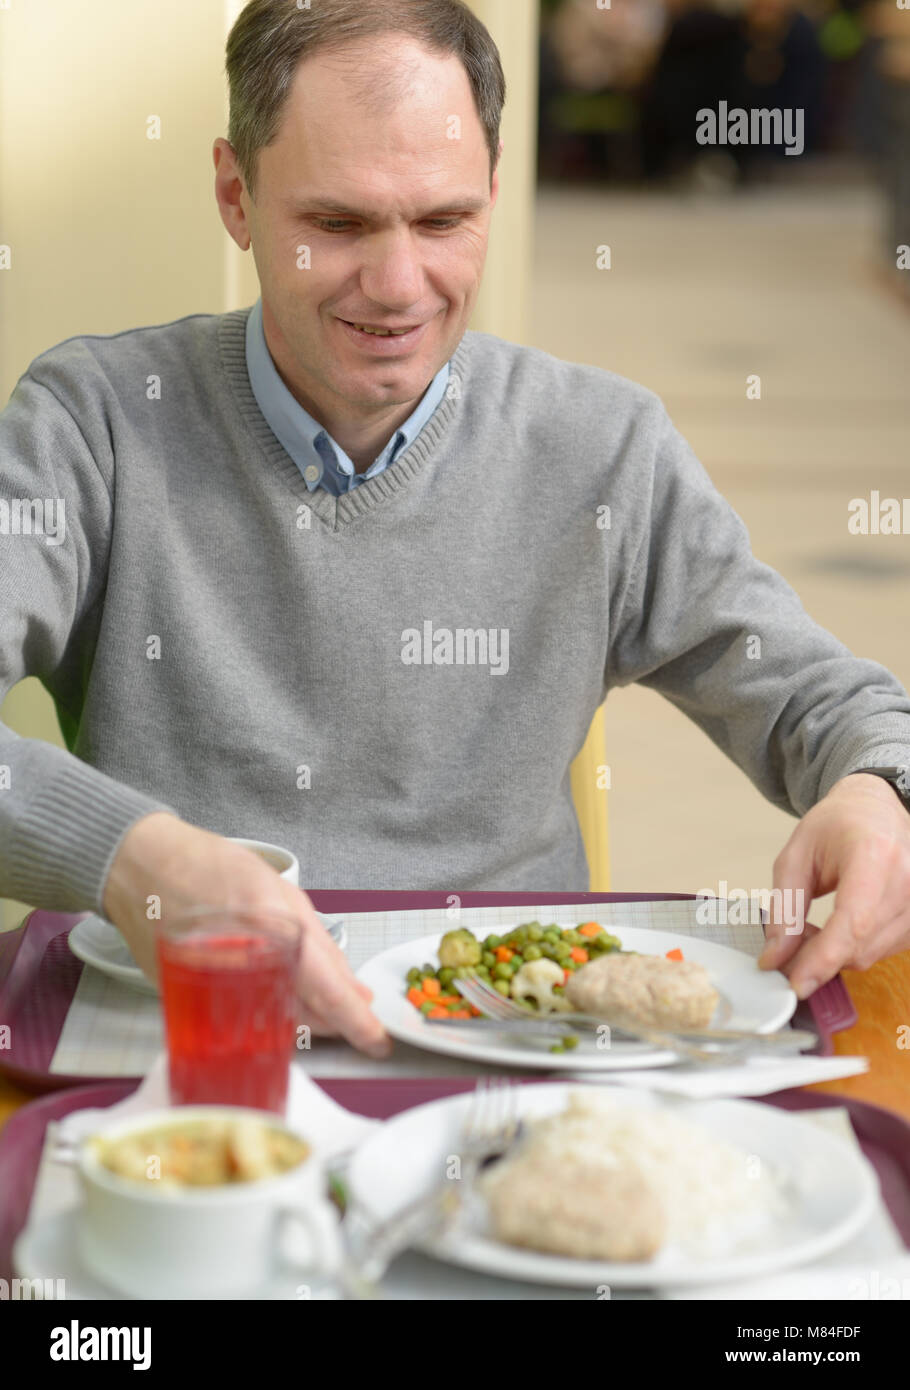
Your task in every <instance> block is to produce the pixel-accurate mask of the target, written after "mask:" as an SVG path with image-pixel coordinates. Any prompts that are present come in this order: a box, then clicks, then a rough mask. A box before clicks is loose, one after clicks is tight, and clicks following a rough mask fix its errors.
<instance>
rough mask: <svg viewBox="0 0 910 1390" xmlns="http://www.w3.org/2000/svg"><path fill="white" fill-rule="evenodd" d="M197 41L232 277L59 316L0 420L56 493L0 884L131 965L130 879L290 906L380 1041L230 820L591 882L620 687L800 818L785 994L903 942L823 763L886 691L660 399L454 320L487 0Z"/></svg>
mask: <svg viewBox="0 0 910 1390" xmlns="http://www.w3.org/2000/svg"><path fill="white" fill-rule="evenodd" d="M228 74H229V78H230V83H231V123H230V129H229V134H230V137H231V138H230V142H228V141H226V140H223V139H219V140H217V141H216V142H215V148H214V158H215V166H216V197H217V199H218V206H219V209H220V211H221V215H222V219H223V221H224V223H225V226H226V227H227V230H228V232H229V233H230V235H231V236H232V237H233V238H234V239H235V241H236V242H237V243H238V245H240V246H241V247H242V248H244V249H246V248H248V247H252V250H253V254H254V257H255V260H256V266H257V270H258V273H259V278H260V282H261V286H262V300H261V310H260V307H259V306H257V307H256V308H255V309H254V310H253V311H249V310H240V311H236V312H234V313H229V314H224V315H196V316H193V317H191V318H188V319H182V320H180V321H179V322H177V323H176V324H169V325H164V326H161V327H155V328H147V329H138V330H133V331H130V332H126V333H121V334H117V335H115V336H113V337H111V338H100V337H83V338H76V339H73V340H70V341H69V342H67V343H64V344H61V345H59V346H58V347H56V348H54V349H52V350H51V351H50V352H48V353H45V354H43V355H42V356H41V357H39V358H38V359H37V360H36V361H35V362H34V363H33V364H32V365H31V367H30V368H29V371H28V372H27V373H26V374H25V376H24V377H23V378H22V380H21V381H20V382H19V384H18V385H17V387H16V390H15V392H14V394H13V397H12V399H11V401H10V404H9V406H8V407H7V409H6V411H5V412H4V414H3V416H2V417H0V457H2V459H3V474H4V491H5V493H7V494H8V495H11V496H13V497H20V498H22V497H35V498H38V497H45V496H48V497H53V496H61V495H62V496H64V497H65V500H66V503H67V507H66V517H67V534H66V538H65V543H64V544H60V545H56V546H48V545H45V544H42V539H45V540H46V539H47V537H44V538H42V537H39V536H34V535H32V536H29V537H24V536H18V537H15V538H14V537H12V536H10V537H8V538H7V539H6V540H5V541H4V561H3V564H4V569H3V575H4V580H3V583H4V593H5V598H4V605H3V610H2V617H0V621H2V631H0V653H2V662H3V671H4V677H3V679H4V685H3V689H5V688H6V687H8V686H9V685H10V684H12V683H13V682H14V681H16V680H18V679H20V678H21V677H22V676H24V675H26V674H28V673H30V672H31V673H33V674H37V675H40V676H41V677H42V679H43V680H44V681H45V683H46V685H47V686H48V688H49V689H50V690H51V691H52V693H53V694H54V696H55V698H56V699H57V703H58V708H59V709H60V710H61V714H62V717H63V724H64V728H65V730H66V732H67V735H68V740H69V745H70V749H71V752H70V753H65V752H63V751H62V750H59V749H54V748H51V747H50V746H48V745H43V744H40V743H36V742H30V741H23V740H16V739H14V738H13V737H12V736H10V735H7V736H6V737H5V738H4V742H3V744H2V745H0V761H2V762H3V763H5V764H7V765H8V766H10V768H11V779H10V785H9V789H8V790H7V791H6V792H4V794H3V795H2V796H0V816H2V817H3V822H2V824H3V830H4V834H3V838H2V849H0V892H3V893H6V894H9V895H11V896H15V897H18V898H21V899H24V900H26V901H31V902H34V903H36V904H38V905H39V906H47V907H57V908H69V909H78V908H96V909H102V910H103V911H104V912H105V913H106V915H107V916H108V917H109V918H110V919H111V920H112V921H113V922H115V923H116V924H117V925H118V926H119V927H120V929H121V930H122V931H123V933H124V935H125V936H126V937H127V939H128V940H129V941H130V943H131V945H132V947H133V950H134V952H135V953H136V955H137V957H138V958H139V959H140V961H141V962H143V963H148V962H149V956H150V944H149V935H150V925H149V921H148V913H149V903H158V902H160V903H161V906H162V910H163V912H164V913H165V915H166V914H167V913H168V912H171V911H175V910H177V909H179V908H181V907H184V906H188V905H191V904H195V903H199V902H219V903H228V902H231V901H245V902H248V903H249V902H253V903H258V904H260V905H261V906H263V907H278V908H282V907H284V908H289V909H290V910H292V911H294V912H296V913H298V914H299V915H300V916H301V917H302V918H303V919H304V921H305V923H306V927H307V932H306V943H307V944H306V946H305V950H304V968H303V974H302V978H301V996H302V999H303V1002H304V1005H305V1008H306V1014H307V1019H308V1021H309V1022H310V1023H311V1025H312V1026H313V1027H314V1028H315V1029H317V1030H320V1031H340V1032H342V1033H343V1034H344V1035H345V1036H346V1037H348V1038H349V1039H350V1040H351V1041H352V1042H353V1043H354V1044H355V1045H357V1046H359V1047H362V1048H365V1049H367V1050H371V1051H374V1052H378V1053H381V1052H382V1051H383V1050H384V1048H385V1047H386V1046H387V1039H386V1038H385V1036H384V1034H383V1031H382V1029H381V1027H380V1026H379V1024H378V1022H377V1020H376V1019H375V1017H374V1016H373V1014H372V1013H371V1012H370V1010H369V1007H368V999H367V995H366V992H365V991H364V990H362V989H361V988H360V987H359V986H358V985H356V984H355V982H354V981H353V979H352V977H351V975H350V972H349V971H348V969H347V966H346V964H345V963H344V961H343V958H342V957H341V956H340V955H339V954H338V953H337V952H336V951H335V950H334V948H333V947H332V945H331V943H330V942H328V941H326V939H325V936H324V934H321V933H320V931H319V929H318V927H317V926H316V922H315V918H314V916H313V914H312V909H311V907H310V905H309V902H308V899H306V897H305V896H304V895H302V894H300V893H299V892H298V891H297V890H296V889H294V888H292V887H291V886H289V885H288V884H286V883H284V882H283V881H281V880H280V879H279V878H278V877H277V876H276V875H275V874H274V873H273V872H272V871H271V870H269V869H268V868H267V867H266V866H265V865H264V864H262V863H261V862H260V861H259V860H257V859H255V858H254V857H253V856H251V855H250V854H249V852H247V851H245V850H243V849H241V848H239V847H238V846H235V845H232V844H229V843H228V842H227V840H226V839H225V838H223V837H224V836H227V835H247V836H248V835H261V836H262V837H264V838H267V839H270V840H272V841H277V842H280V843H282V844H284V845H287V846H288V847H289V848H291V849H293V850H294V852H295V853H296V854H297V855H298V857H299V859H300V863H301V877H302V881H303V882H304V883H305V884H307V885H309V886H311V887H324V888H331V887H396V888H445V889H449V888H451V889H454V890H458V889H470V888H480V887H484V888H491V889H516V890H517V889H541V890H545V889H557V888H559V889H570V888H571V889H574V888H580V889H583V888H585V887H587V873H586V867H585V861H584V852H583V847H582V844H581V839H580V835H579V831H578V826H577V822H576V820H575V816H574V812H573V809H572V804H571V797H570V789H569V775H568V769H569V764H570V762H571V760H572V758H573V757H574V756H575V754H576V753H577V751H578V749H579V747H580V746H581V743H582V741H583V739H584V736H585V732H586V730H587V728H588V725H589V723H590V720H591V718H592V716H593V714H594V711H595V709H596V708H597V706H598V705H599V704H600V702H601V700H602V699H603V697H604V694H605V692H606V690H607V689H609V688H610V687H611V686H615V685H623V684H628V683H629V682H631V681H636V680H637V681H642V682H644V683H646V684H649V685H651V686H653V687H654V688H655V689H658V690H660V691H662V693H664V694H665V695H666V696H667V697H668V698H669V699H671V700H673V701H674V702H675V703H676V704H678V705H679V706H680V708H682V709H684V710H685V711H686V713H688V714H689V715H690V716H691V717H692V718H693V719H694V720H696V721H697V722H698V723H699V724H700V725H701V727H702V728H703V729H705V731H706V732H707V733H708V734H709V736H710V737H711V738H712V739H714V741H715V742H716V743H718V745H719V746H720V747H721V748H723V749H724V750H725V751H726V752H727V753H728V754H729V755H730V756H731V757H732V758H734V759H735V760H736V762H737V763H738V764H739V765H740V766H741V767H742V768H743V770H744V771H745V772H746V773H747V775H748V776H749V777H750V778H751V779H752V780H753V781H754V782H755V784H756V785H757V786H758V787H759V788H760V789H761V790H762V792H763V793H764V794H765V795H766V796H768V797H769V798H770V799H771V800H773V801H775V802H776V804H778V805H782V806H785V807H787V808H788V809H790V810H791V811H794V812H795V813H796V814H798V815H800V816H801V817H802V819H801V821H800V823H799V825H798V826H797V828H796V830H795V832H794V834H793V836H792V838H791V840H790V842H789V844H788V846H787V847H786V849H785V850H784V852H783V854H782V856H781V857H780V859H779V860H778V861H777V865H776V881H778V882H779V883H780V885H781V886H787V887H791V888H803V889H804V890H805V892H806V893H807V901H808V900H810V899H811V896H812V894H818V893H825V892H827V891H829V890H830V889H832V888H834V887H835V886H837V888H838V897H837V906H836V911H835V913H834V916H833V918H832V920H831V922H830V923H829V924H828V926H827V927H826V928H825V931H824V932H823V933H822V934H821V935H818V936H816V937H814V939H812V940H808V941H806V940H804V939H800V940H797V939H796V938H795V937H786V936H784V935H783V924H782V923H781V924H778V929H779V931H780V933H781V935H780V938H779V941H778V942H777V944H775V945H772V946H771V947H770V948H769V955H768V960H767V962H766V963H774V962H778V963H783V962H784V961H785V960H786V959H787V957H788V956H792V955H793V953H794V952H795V951H796V950H797V947H798V948H799V949H798V955H797V956H796V957H795V961H794V963H793V965H792V975H791V978H792V979H793V981H794V985H795V987H797V988H798V989H799V990H800V992H801V993H806V992H808V991H809V989H810V985H811V982H812V981H819V982H821V981H823V980H826V979H828V978H829V977H830V976H831V975H833V974H834V973H836V971H837V970H838V968H839V967H840V966H841V965H843V964H845V963H851V964H858V965H868V964H870V963H871V962H872V961H873V960H875V959H877V958H878V957H879V956H881V955H883V954H886V953H888V952H892V951H897V950H900V949H903V948H905V947H906V945H907V943H908V934H910V916H908V912H907V907H906V903H907V900H908V893H907V888H908V886H910V816H908V814H907V811H906V809H905V808H904V806H903V805H902V803H901V800H900V798H899V796H898V795H897V794H896V790H895V788H894V787H892V786H889V785H888V783H887V782H886V781H884V780H883V779H882V778H880V777H879V776H877V775H875V774H869V773H862V774H859V775H853V774H856V772H857V769H859V768H863V767H868V766H874V765H879V766H884V765H886V764H901V763H903V762H910V699H908V697H907V694H906V692H905V691H904V690H903V689H902V688H901V686H900V685H899V684H898V682H897V681H896V680H895V679H894V677H893V676H891V675H890V673H888V672H887V671H885V670H884V669H883V668H882V667H880V666H878V665H876V664H874V663H872V662H869V661H862V660H859V659H857V658H854V657H852V656H851V655H850V653H849V652H848V651H847V650H846V649H845V648H844V647H843V646H842V644H841V643H839V642H837V641H836V640H835V639H834V638H833V637H832V636H831V635H830V634H828V633H826V632H824V631H823V630H822V629H820V628H819V627H817V626H816V625H815V624H814V623H812V622H811V620H810V619H809V618H808V616H807V615H806V614H805V612H804V611H803V609H802V607H801V605H800V604H799V601H798V599H797V597H796V595H795V594H794V593H793V591H792V590H791V589H790V588H789V587H788V586H787V585H786V584H785V583H784V581H783V580H782V579H781V578H780V577H779V576H778V575H776V574H774V572H773V571H771V570H769V569H768V568H767V567H766V566H764V565H761V564H759V563H758V562H757V561H755V560H754V558H753V557H752V556H751V553H750V551H749V545H748V536H747V534H746V531H745V528H744V526H743V525H742V523H741V522H740V521H739V519H738V518H737V517H736V515H735V514H734V513H733V512H732V510H731V508H730V507H729V506H728V504H727V503H726V502H724V500H723V499H722V498H721V497H720V496H719V494H718V493H717V492H716V490H715V489H714V488H713V487H712V485H711V483H710V481H709V479H708V478H707V475H706V474H705V472H704V470H703V469H702V468H701V466H700V465H699V464H698V462H697V461H696V460H695V458H694V456H693V455H692V453H691V451H690V450H689V448H688V446H687V445H686V444H685V442H684V441H683V440H682V439H681V438H680V436H679V435H678V434H677V432H676V431H675V430H674V428H673V426H672V424H671V423H670V421H669V419H668V418H667V415H666V412H665V411H664V409H663V407H662V406H661V404H660V402H659V401H658V400H657V398H656V397H655V396H654V395H653V394H652V393H651V392H649V391H647V390H645V389H644V388H643V387H639V386H636V385H634V384H633V383H631V382H627V381H624V380H622V379H621V378H618V377H615V376H613V375H612V374H611V373H609V372H603V371H600V370H596V369H594V368H590V367H583V366H578V365H575V364H572V363H566V362H560V361H558V360H557V359H555V358H552V357H550V356H549V355H548V354H546V353H543V352H539V351H536V350H531V349H525V348H520V347H517V346H515V345H512V344H509V343H505V342H502V341H501V340H499V339H497V338H493V337H490V336H488V335H484V334H475V333H469V332H466V327H467V323H468V320H469V318H470V314H471V310H472V307H473V305H474V302H475V300H476V296H477V291H478V286H479V283H480V277H481V272H482V268H483V262H484V256H485V251H486V245H487V235H488V231H489V225H490V218H491V214H492V211H493V207H494V205H495V202H496V196H497V191H498V173H497V172H496V166H497V164H498V157H499V152H500V150H501V145H500V142H499V114H500V110H501V107H502V101H503V97H504V84H503V80H502V72H501V68H500V65H499V59H498V55H497V53H496V49H495V46H494V45H493V44H492V41H491V40H490V37H489V35H488V34H487V32H486V30H485V29H484V28H483V26H482V25H480V24H479V23H478V22H477V20H476V19H475V18H474V17H473V16H472V15H471V13H470V11H468V10H467V9H466V8H465V7H463V6H462V5H461V4H460V3H458V0H374V2H372V3H367V2H366V0H322V3H320V4H319V5H318V6H313V7H312V8H311V9H309V10H307V9H298V8H297V7H296V6H295V5H294V4H293V3H290V0H254V2H253V3H252V4H250V5H248V6H247V8H246V10H245V11H244V12H243V14H242V15H241V17H240V19H239V20H238V22H237V24H236V26H235V28H234V29H233V31H232V33H231V36H230V38H229V41H228ZM260 312H261V318H260ZM390 334H396V335H398V336H390ZM382 335H385V336H382ZM606 521H609V525H606V524H604V523H605V522H606ZM755 635H759V636H760V637H761V641H762V644H763V645H762V652H763V654H762V657H761V660H759V661H754V660H751V659H749V656H748V653H747V639H749V638H751V637H754V636H755ZM203 826H204V827H206V828H201V827H203Z"/></svg>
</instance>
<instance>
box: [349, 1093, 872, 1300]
mask: <svg viewBox="0 0 910 1390" xmlns="http://www.w3.org/2000/svg"><path fill="white" fill-rule="evenodd" d="M571 1097H574V1098H575V1101H574V1103H575V1104H576V1105H578V1104H581V1105H582V1106H583V1107H584V1108H585V1112H588V1111H590V1113H591V1115H592V1117H593V1118H592V1119H591V1125H590V1126H589V1127H588V1130H585V1129H584V1125H582V1128H579V1121H578V1117H577V1116H576V1123H575V1124H574V1126H573V1128H572V1130H571V1133H570V1134H568V1137H566V1134H565V1133H564V1134H563V1137H562V1138H561V1139H560V1138H559V1137H558V1135H557V1136H552V1137H551V1138H550V1139H549V1140H548V1141H546V1142H548V1143H549V1145H550V1148H551V1150H552V1151H551V1152H550V1153H549V1155H548V1156H549V1158H550V1159H551V1160H553V1161H554V1162H555V1163H557V1164H558V1163H559V1161H560V1160H562V1161H565V1160H566V1158H567V1157H573V1158H578V1157H583V1158H585V1160H586V1161H588V1162H589V1163H590V1162H594V1163H601V1162H602V1163H604V1164H606V1165H607V1166H609V1164H610V1163H614V1162H615V1161H616V1159H617V1158H620V1159H624V1160H631V1161H632V1163H633V1164H634V1165H635V1166H636V1167H637V1169H638V1171H639V1172H640V1173H641V1174H642V1175H643V1176H644V1178H645V1179H646V1181H647V1183H648V1185H649V1187H650V1190H651V1192H652V1193H654V1194H656V1197H657V1199H658V1201H659V1203H660V1206H661V1209H662V1211H663V1213H664V1216H665V1220H666V1229H665V1232H664V1234H663V1236H662V1240H661V1243H660V1247H659V1249H658V1251H657V1253H656V1254H655V1255H654V1256H653V1257H652V1258H650V1259H647V1260H636V1261H625V1260H624V1261H619V1260H613V1261H609V1260H592V1259H586V1258H576V1257H573V1256H571V1255H568V1254H555V1253H542V1252H540V1251H539V1250H536V1249H533V1248H529V1247H528V1246H519V1245H515V1244H506V1243H503V1242H502V1241H500V1240H498V1239H496V1238H495V1236H494V1234H493V1227H492V1220H491V1210H490V1206H489V1204H488V1201H487V1200H486V1198H484V1197H482V1196H481V1195H480V1192H479V1191H478V1190H475V1191H474V1192H473V1193H472V1194H471V1196H470V1197H469V1199H467V1200H466V1201H465V1202H464V1203H463V1204H462V1209H461V1212H460V1214H459V1216H458V1218H457V1220H456V1222H455V1224H454V1225H453V1227H452V1228H451V1229H450V1231H449V1232H448V1233H447V1234H446V1235H445V1236H442V1237H440V1238H439V1239H437V1240H435V1241H434V1242H433V1243H432V1244H431V1245H428V1246H427V1247H426V1248H425V1253H426V1254H429V1255H432V1256H434V1257H435V1258H437V1259H440V1260H443V1261H446V1262H448V1263H452V1264H457V1265H464V1266H467V1267H468V1268H469V1269H476V1270H481V1271H483V1272H484V1273H487V1274H495V1275H500V1276H503V1277H505V1278H510V1279H525V1280H530V1281H531V1282H534V1283H545V1284H552V1285H569V1286H572V1287H577V1288H584V1287H589V1288H590V1290H591V1297H592V1298H608V1297H609V1290H610V1289H611V1288H642V1289H644V1288H648V1289H654V1288H670V1287H678V1286H685V1285H688V1286H691V1285H696V1284H707V1283H721V1282H725V1281H727V1280H731V1279H750V1278H756V1277H759V1276H763V1275H767V1274H770V1273H772V1272H774V1271H776V1270H782V1269H787V1268H791V1267H793V1266H794V1265H802V1264H805V1263H807V1262H809V1261H810V1260H815V1259H818V1258H820V1257H821V1256H822V1255H825V1254H827V1253H828V1252H829V1251H831V1250H833V1249H835V1248H836V1247H837V1246H839V1245H842V1244H843V1243H844V1242H845V1241H847V1240H849V1239H850V1238H851V1237H852V1236H853V1235H855V1234H856V1233H857V1232H858V1231H860V1230H861V1229H862V1227H863V1226H864V1225H865V1224H866V1223H867V1221H868V1220H869V1218H870V1217H871V1215H872V1213H873V1211H874V1208H875V1204H876V1200H877V1197H878V1191H879V1188H878V1179H877V1177H876V1175H875V1172H874V1170H873V1169H872V1167H871V1166H870V1165H869V1163H868V1162H867V1161H866V1159H865V1158H864V1157H863V1155H862V1154H861V1153H860V1152H859V1151H858V1150H855V1149H852V1148H851V1147H850V1146H849V1145H848V1144H847V1143H846V1142H845V1141H844V1140H843V1139H842V1138H840V1137H839V1136H837V1135H835V1134H831V1133H829V1132H828V1131H826V1130H824V1129H821V1128H820V1127H818V1126H815V1125H813V1124H812V1123H811V1122H810V1121H807V1120H805V1119H801V1118H799V1117H797V1116H794V1115H792V1114H789V1113H787V1112H785V1111H781V1110H777V1109H775V1108H774V1107H772V1106H769V1105H762V1104H759V1103H757V1102H753V1101H745V1100H741V1101H740V1100H737V1101H732V1100H717V1101H681V1100H678V1099H676V1098H672V1097H666V1096H660V1095H657V1094H655V1093H654V1092H649V1091H634V1090H626V1089H625V1088H623V1089H622V1090H621V1091H619V1090H612V1091H611V1090H609V1089H605V1088H604V1087H597V1088H596V1089H592V1088H588V1087H577V1086H576V1087H572V1086H568V1085H565V1084H563V1083H561V1082H559V1083H556V1082H550V1083H544V1084H536V1085H519V1086H517V1087H516V1100H517V1107H518V1111H519V1113H520V1115H521V1117H522V1123H523V1126H524V1128H523V1134H522V1139H523V1140H526V1139H527V1138H529V1137H530V1136H531V1135H532V1133H533V1124H534V1121H535V1120H539V1119H543V1118H544V1117H548V1116H553V1115H555V1114H557V1112H561V1111H564V1110H566V1108H567V1106H568V1104H569V1101H570V1098H571ZM471 1100H472V1097H471V1095H470V1093H468V1094H464V1095H458V1096H450V1097H448V1098H446V1099H445V1100H438V1101H432V1102H431V1103H429V1104H427V1105H420V1106H417V1107H415V1108H414V1109H412V1110H406V1111H404V1112H403V1113H402V1114H400V1115H397V1116H395V1117H393V1118H392V1119H390V1120H387V1121H386V1122H385V1123H384V1124H383V1125H381V1126H379V1127H378V1128H377V1129H376V1130H375V1131H374V1132H373V1133H372V1134H371V1135H370V1136H369V1138H368V1139H367V1140H366V1142H365V1143H364V1144H363V1145H362V1146H361V1147H360V1148H359V1149H358V1150H357V1151H356V1153H355V1154H354V1156H353V1158H352V1160H351V1164H350V1168H349V1170H348V1175H347V1176H348V1184H349V1187H350V1191H351V1196H352V1199H353V1200H354V1201H355V1202H356V1203H357V1204H358V1206H360V1207H361V1208H362V1209H363V1211H364V1212H365V1213H366V1215H367V1217H368V1219H371V1220H374V1221H385V1220H388V1219H389V1218H391V1217H393V1216H394V1214H395V1213H396V1212H397V1211H399V1210H400V1209H401V1208H402V1207H404V1206H405V1205H406V1204H407V1203H408V1202H410V1201H413V1200H414V1198H415V1197H416V1196H419V1195H420V1194H421V1193H422V1192H429V1191H430V1189H431V1188H432V1186H433V1185H434V1184H435V1183H438V1182H439V1181H440V1180H442V1179H443V1178H444V1177H450V1178H451V1177H452V1175H453V1174H454V1173H457V1171H458V1164H457V1159H458V1152H459V1144H460V1139H461V1131H462V1125H463V1122H464V1118H465V1115H466V1112H467V1109H468V1106H469V1105H470V1104H471ZM585 1123H586V1122H585ZM505 1162H508V1159H506V1160H505ZM493 1173H494V1169H493V1168H489V1169H487V1178H486V1179H485V1180H484V1179H481V1184H483V1182H484V1181H487V1182H489V1179H490V1177H491V1176H492V1175H493ZM452 1180H457V1179H456V1178H452ZM556 1185H557V1186H558V1181H557V1184H556ZM536 1219H540V1218H539V1215H536V1216H535V1220H536ZM594 1219H595V1214H594V1213H593V1211H592V1222H593V1220H594ZM580 1224H583V1223H580ZM551 1228H552V1227H551ZM567 1229H568V1228H567ZM532 1238H533V1237H532Z"/></svg>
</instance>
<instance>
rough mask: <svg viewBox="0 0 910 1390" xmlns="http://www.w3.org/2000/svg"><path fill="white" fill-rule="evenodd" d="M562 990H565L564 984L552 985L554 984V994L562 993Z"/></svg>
mask: <svg viewBox="0 0 910 1390" xmlns="http://www.w3.org/2000/svg"><path fill="white" fill-rule="evenodd" d="M564 990H565V985H554V986H553V993H554V994H562V993H563V992H564Z"/></svg>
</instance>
